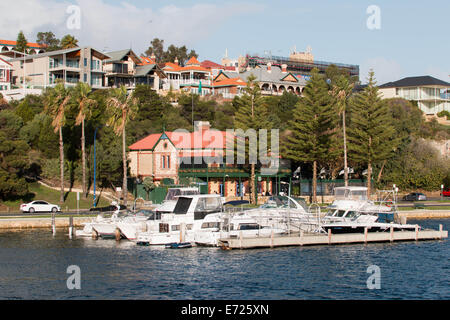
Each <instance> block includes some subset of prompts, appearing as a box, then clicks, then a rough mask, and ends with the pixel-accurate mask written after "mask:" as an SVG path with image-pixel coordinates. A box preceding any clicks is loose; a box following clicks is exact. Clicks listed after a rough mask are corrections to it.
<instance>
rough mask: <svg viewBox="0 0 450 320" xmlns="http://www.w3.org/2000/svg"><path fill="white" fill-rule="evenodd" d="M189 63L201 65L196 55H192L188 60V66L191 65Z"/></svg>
mask: <svg viewBox="0 0 450 320" xmlns="http://www.w3.org/2000/svg"><path fill="white" fill-rule="evenodd" d="M189 65H200V62H198V60H197V58H196V57H195V56H194V57H191V58H190V59H189V60H188V62H186V66H189Z"/></svg>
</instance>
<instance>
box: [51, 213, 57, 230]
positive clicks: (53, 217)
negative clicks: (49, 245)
mask: <svg viewBox="0 0 450 320" xmlns="http://www.w3.org/2000/svg"><path fill="white" fill-rule="evenodd" d="M52 233H53V235H55V234H56V221H55V213H52Z"/></svg>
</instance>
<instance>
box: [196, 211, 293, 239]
mask: <svg viewBox="0 0 450 320" xmlns="http://www.w3.org/2000/svg"><path fill="white" fill-rule="evenodd" d="M286 233H287V230H286V229H279V228H269V227H263V226H261V225H260V224H259V223H258V222H257V220H256V219H254V218H252V217H250V216H249V215H247V214H246V212H239V213H237V214H232V215H230V214H228V213H217V214H210V215H207V216H206V217H205V219H204V220H203V223H202V225H201V229H200V230H196V232H195V235H194V241H195V244H196V245H199V246H218V245H219V239H223V238H239V237H242V238H253V237H270V236H271V235H272V234H274V235H282V234H286Z"/></svg>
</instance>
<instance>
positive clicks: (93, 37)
mask: <svg viewBox="0 0 450 320" xmlns="http://www.w3.org/2000/svg"><path fill="white" fill-rule="evenodd" d="M6 2H8V3H6ZM70 4H76V5H78V6H79V7H80V8H81V12H82V20H81V29H80V30H68V29H67V27H66V23H65V22H66V20H67V17H68V14H67V13H66V12H65V9H66V8H67V6H68V5H70ZM370 5H377V6H378V7H379V8H380V17H381V28H380V29H379V30H369V29H368V28H367V25H366V21H367V19H368V18H369V14H367V13H366V9H367V8H368V7H369V6H370ZM449 12H450V1H448V0H430V1H416V0H412V1H411V0H410V1H407V0H389V1H388V0H371V1H364V0H351V1H350V0H348V1H336V0H335V1H332V0H321V1H315V2H313V1H288V0H284V1H262V0H261V1H257V0H253V1H252V0H248V1H246V0H244V1H227V2H224V1H213V0H210V1H207V0H204V1H192V0H184V1H179V0H172V1H170V0H165V1H159V0H151V1H144V0H135V1H131V0H129V1H126V0H73V1H71V0H15V1H14V2H9V1H1V4H0V30H3V33H4V34H1V33H0V38H8V39H14V40H15V38H16V37H17V32H18V29H24V32H25V34H26V35H27V36H28V38H29V40H35V37H36V33H37V32H38V31H46V30H52V31H53V32H54V33H56V34H57V35H58V36H62V35H64V34H67V33H72V34H74V35H75V36H76V37H77V38H78V39H79V40H80V44H81V45H92V46H94V47H97V48H98V49H102V50H103V49H106V50H110V51H112V50H119V49H123V48H129V47H130V46H131V47H132V48H133V49H134V50H135V51H136V52H137V53H142V52H143V51H145V49H146V48H147V47H148V45H149V43H150V41H151V40H152V39H153V37H160V38H163V39H165V43H166V44H167V45H169V44H171V43H174V44H176V45H182V44H186V45H187V46H188V48H194V49H195V50H196V52H197V53H198V54H199V55H200V56H199V59H200V60H205V59H209V60H213V61H216V62H220V59H221V58H222V57H223V55H224V53H225V49H228V53H229V56H230V57H236V58H237V57H238V56H239V55H241V54H242V55H245V54H246V53H259V54H261V55H262V54H264V52H266V51H270V52H271V53H272V54H273V55H284V56H287V55H289V52H290V49H292V48H293V47H294V46H295V47H296V48H297V50H298V51H304V50H305V49H306V47H307V46H308V45H309V46H311V48H312V53H313V54H314V57H315V59H317V60H323V61H330V62H341V63H349V64H358V65H360V71H361V75H360V76H361V80H362V81H363V82H364V81H365V77H366V75H367V72H368V70H369V68H373V69H374V70H375V73H376V77H377V79H378V82H379V83H384V82H387V81H392V80H398V79H400V78H402V77H406V76H416V75H432V76H435V77H438V78H440V79H442V80H445V81H450V77H449V75H450V60H449V59H448V57H449V52H450V41H449V36H448V33H449V31H450V20H449V19H448V14H449Z"/></svg>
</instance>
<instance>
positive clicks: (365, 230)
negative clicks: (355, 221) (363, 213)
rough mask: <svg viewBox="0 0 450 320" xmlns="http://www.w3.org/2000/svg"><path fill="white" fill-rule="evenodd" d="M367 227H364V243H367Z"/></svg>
mask: <svg viewBox="0 0 450 320" xmlns="http://www.w3.org/2000/svg"><path fill="white" fill-rule="evenodd" d="M368 230H369V229H368V228H367V227H364V243H367V232H368Z"/></svg>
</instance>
